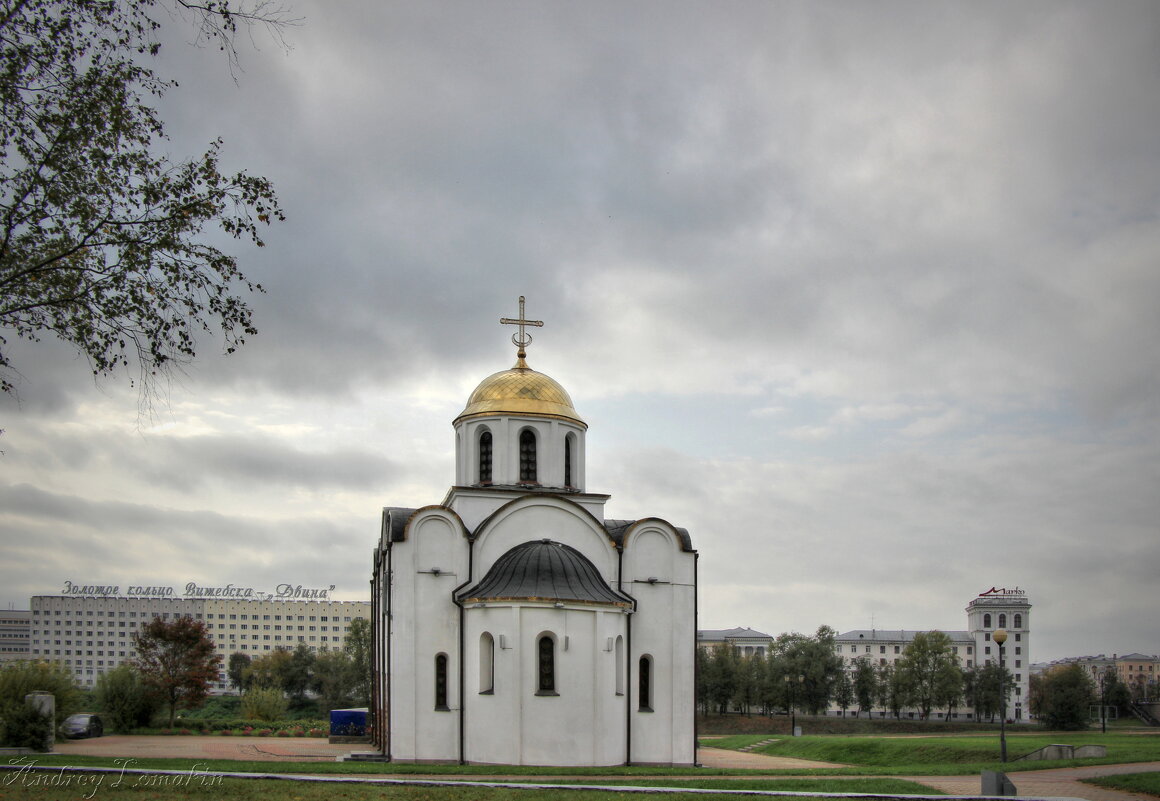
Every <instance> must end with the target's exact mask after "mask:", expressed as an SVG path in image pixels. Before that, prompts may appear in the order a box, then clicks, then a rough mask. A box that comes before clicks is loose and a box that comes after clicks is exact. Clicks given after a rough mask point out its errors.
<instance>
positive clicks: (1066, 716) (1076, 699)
mask: <svg viewBox="0 0 1160 801" xmlns="http://www.w3.org/2000/svg"><path fill="white" fill-rule="evenodd" d="M1042 693H1043V698H1042V701H1041V704H1040V709H1039V721H1040V723H1042V724H1043V725H1044V726H1045V727H1047V728H1049V729H1063V730H1065V731H1078V730H1080V729H1086V728H1087V727H1088V707H1089V705H1091V704H1092V703H1094V701H1095V699H1096V693H1095V687H1094V686H1093V684H1092V680H1091V678H1090V677H1089V676H1088V674H1087V672H1086V671H1084V669H1083V668H1082V667H1080V666H1079V665H1077V664H1074V663H1073V664H1070V665H1061V666H1059V667H1057V668H1053V669H1052V670H1049V671H1047V672H1046V673H1044V674H1043V681H1042Z"/></svg>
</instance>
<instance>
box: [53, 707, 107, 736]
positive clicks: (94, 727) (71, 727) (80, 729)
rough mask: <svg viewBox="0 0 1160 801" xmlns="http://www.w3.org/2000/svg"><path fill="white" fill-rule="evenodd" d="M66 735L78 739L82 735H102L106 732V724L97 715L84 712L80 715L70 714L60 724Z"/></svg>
mask: <svg viewBox="0 0 1160 801" xmlns="http://www.w3.org/2000/svg"><path fill="white" fill-rule="evenodd" d="M60 730H61V732H62V733H63V734H64V736H65V737H68V738H70V739H74V740H75V739H77V738H80V737H100V736H101V735H102V734H104V733H105V726H104V724H103V723H101V719H100V718H99V717H98V716H97V715H92V714H90V713H88V712H84V713H82V714H80V715H69V716H68V717H67V718H65V719H64V723H62V724H61V725H60Z"/></svg>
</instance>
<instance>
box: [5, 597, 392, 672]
mask: <svg viewBox="0 0 1160 801" xmlns="http://www.w3.org/2000/svg"><path fill="white" fill-rule="evenodd" d="M190 586H192V585H187V587H186V588H183V589H182V591H183V592H189V591H190V589H189V587H190ZM71 590H79V592H71ZM85 590H89V592H88V593H85V592H84V591H85ZM133 590H148V591H149V592H136V593H135V592H132V591H133ZM196 590H203V591H207V592H209V591H213V590H228V594H227V593H226V592H223V593H221V594H220V596H219V597H199V598H191V597H183V596H182V595H181V594H179V590H178V588H174V587H126V588H124V591H122V588H121V587H118V586H91V587H76V586H75V585H71V584H66V586H65V591H66V592H68V593H69V594H67V595H63V594H62V595H36V596H33V597H32V599H31V603H30V607H31V618H32V622H31V631H30V634H29V637H30V642H29V646H30V652H29V654H27V655H26V657H27V656H31V658H33V659H45V660H49V661H53V662H58V663H60V664H62V665H64V666H65V667H67V668H69V669H70V670H71V671H72V673H73V675H74V676H75V677H76V681H77V684H79V685H80V686H82V687H92V686H94V685H95V684H96V679H97V678H98V677H99V676H100V675H101V674H102V673H106V672H107V671H109V670H112V669H113V668H115V667H116V666H117V665H120V664H121V663H122V662H125V661H127V660H129V659H132V658H133V657H134V655H135V652H134V650H133V633H134V632H135V631H137V630H138V629H139V628H140V627H141V626H143V625H144V624H146V623H148V622H149V621H151V620H153V618H155V617H160V618H163V619H166V620H168V619H170V618H175V617H191V618H194V619H196V620H202V621H204V622H205V624H206V629H207V630H208V632H209V634H210V636H211V637H212V638H213V641H214V647H215V650H216V652H217V654H218V655H219V656H221V657H222V668H221V672H220V673H219V674H218V680H217V681H216V682H215V683H214V684H213V686H212V688H211V691H212V692H214V693H223V692H226V691H228V690H229V689H230V684H229V678H228V677H227V676H226V667H227V666H228V664H229V658H230V655H231V654H234V653H242V654H246V655H247V656H249V657H251V658H253V657H257V656H261V655H262V654H264V653H266V652H268V651H271V650H276V649H287V650H289V649H293V648H296V647H297V646H298V643H305V644H306V645H307V647H309V648H310V649H311V650H312V651H320V650H326V649H332V650H333V649H341V648H342V647H343V646H344V644H345V642H346V635H347V634H348V633H349V632H350V624H351V621H353V620H355V619H358V618H363V619H369V618H370V608H371V605H370V602H369V601H331V600H309V601H303V600H289V599H282V598H278V597H276V593H256V592H255V591H253V590H252V589H251V588H248V587H229V588H217V587H214V588H209V587H199V588H195V591H196ZM247 591H248V594H247ZM319 592H327V591H319Z"/></svg>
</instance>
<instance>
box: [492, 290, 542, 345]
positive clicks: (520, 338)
mask: <svg viewBox="0 0 1160 801" xmlns="http://www.w3.org/2000/svg"><path fill="white" fill-rule="evenodd" d="M499 322H500V325H518V326H519V327H520V330H519V333H516V334H512V344H513V345H515V346H516V347H517V348H519V351H518V352H517V353H516V356H517V357H518V358H520V359H523V358H526V357H527V355H528V354H527V353H525V352H524V348H526V347H527V346H528V345H531V344H532V335H531V334H529V333H527V332H526V331H524V326H527V325H534V326H535V327H536V328H543V327H544V321H543V320H526V319H524V296H523V295H520V316H519V319H516V320H513V319H512V318H510V317H501V318H499Z"/></svg>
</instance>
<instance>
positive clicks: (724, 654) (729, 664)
mask: <svg viewBox="0 0 1160 801" xmlns="http://www.w3.org/2000/svg"><path fill="white" fill-rule="evenodd" d="M739 670H740V666H739V660H738V659H737V651H736V649H734V648H733V646H731V645H728V644H726V645H718V646H717V647H716V648H714V649H713V677H714V679H715V681H714V684H713V688H712V696H711V697H712V699H713V704H714V706H715V707H716V708H717V713H718V714H721V715H724V714H725V713H726V712H728V711H729V702H730V701H731V700H732V699H733V696H734V694H735V693H736V691H737V674H738V671H739Z"/></svg>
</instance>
